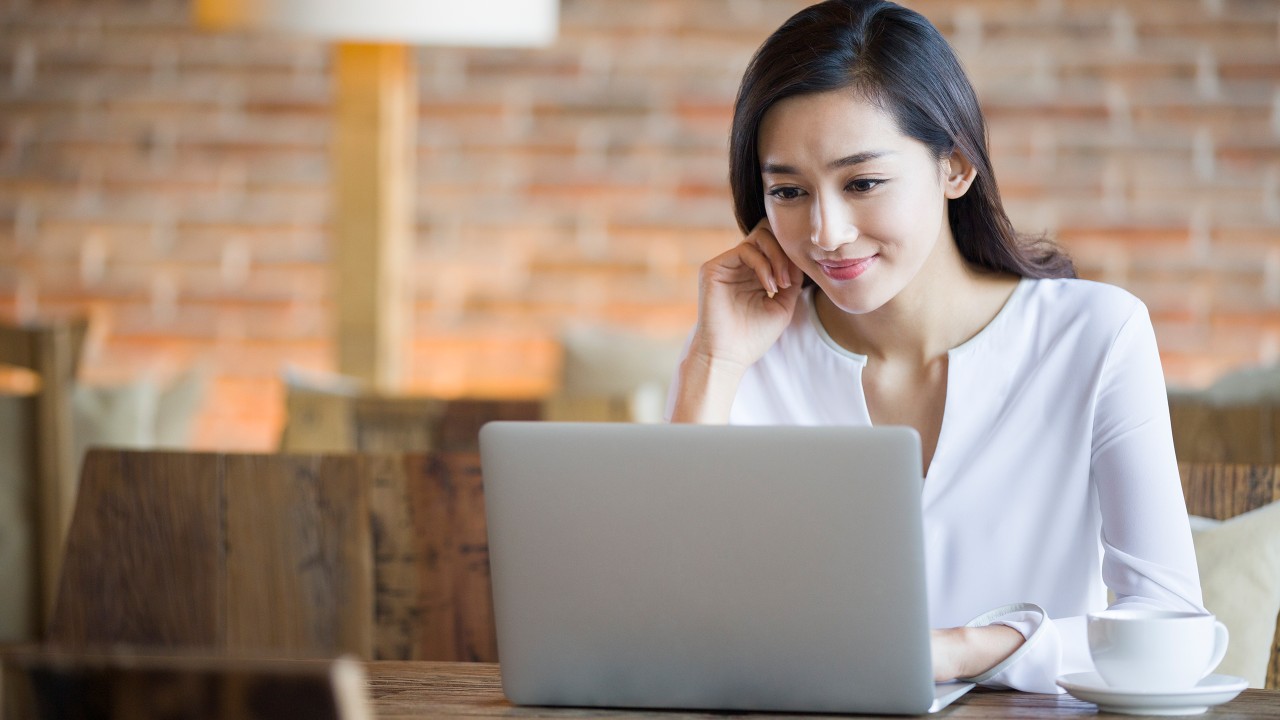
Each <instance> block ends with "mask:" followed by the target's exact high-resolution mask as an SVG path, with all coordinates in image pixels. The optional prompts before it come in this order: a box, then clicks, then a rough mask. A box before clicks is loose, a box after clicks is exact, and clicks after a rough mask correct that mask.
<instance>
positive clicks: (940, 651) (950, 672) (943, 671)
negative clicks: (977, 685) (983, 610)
mask: <svg viewBox="0 0 1280 720" xmlns="http://www.w3.org/2000/svg"><path fill="white" fill-rule="evenodd" d="M932 640H933V679H934V680H935V681H937V682H947V681H949V680H955V679H956V678H969V677H978V676H979V675H982V674H983V673H985V672H987V671H988V670H990V669H991V668H993V667H995V666H996V665H999V664H1000V663H1001V662H1002V661H1003V660H1004V659H1005V658H1007V657H1009V656H1010V655H1012V654H1013V651H1014V650H1017V649H1018V648H1019V647H1020V646H1021V645H1022V643H1023V642H1024V641H1025V640H1024V638H1023V637H1022V633H1020V632H1018V631H1017V630H1014V629H1013V628H1011V627H1008V626H1007V625H987V626H986V627H976V628H971V627H958V628H948V629H946V630H934V631H933V638H932Z"/></svg>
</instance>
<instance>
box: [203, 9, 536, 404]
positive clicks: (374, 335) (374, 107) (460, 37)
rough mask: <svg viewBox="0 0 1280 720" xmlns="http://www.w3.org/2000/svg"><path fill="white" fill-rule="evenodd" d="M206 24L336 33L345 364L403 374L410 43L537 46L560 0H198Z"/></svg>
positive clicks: (337, 224)
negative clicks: (462, 0) (460, 0)
mask: <svg viewBox="0 0 1280 720" xmlns="http://www.w3.org/2000/svg"><path fill="white" fill-rule="evenodd" d="M194 2H195V5H194V9H195V13H194V14H195V20H196V23H197V25H199V26H200V27H203V28H207V29H213V30H251V29H256V30H267V31H278V32H285V33H292V34H300V35H306V36H311V37H318V38H325V39H328V40H331V41H333V42H334V43H335V50H334V73H333V75H334V82H335V85H334V87H335V93H334V100H335V116H334V133H333V145H332V166H331V174H332V183H333V201H332V202H333V205H332V208H333V209H332V219H331V238H332V253H331V257H332V261H331V262H332V263H333V269H332V273H331V277H332V278H333V282H334V308H335V318H334V319H335V344H336V348H337V369H338V372H340V373H342V374H344V375H350V376H353V377H357V378H360V379H362V380H364V381H365V382H367V383H368V384H369V385H370V386H372V387H376V388H379V389H382V390H394V389H396V388H397V387H398V386H399V385H400V383H401V381H402V367H401V365H402V363H403V360H402V359H403V357H404V355H405V345H404V341H405V337H406V328H407V325H408V315H409V297H408V292H407V279H406V277H405V268H406V267H408V265H409V262H408V261H409V259H410V258H409V255H410V252H411V249H412V245H413V230H414V212H413V206H414V159H415V155H416V153H415V148H416V143H415V137H416V128H417V107H418V97H417V85H416V80H415V72H414V62H413V51H412V47H411V46H413V45H454V46H457V45H464V46H481V47H529V46H540V45H546V44H549V43H550V42H552V41H553V40H554V39H555V35H556V28H557V23H558V14H559V2H558V0H465V2H458V1H457V0H359V1H358V2H357V1H354V0H194Z"/></svg>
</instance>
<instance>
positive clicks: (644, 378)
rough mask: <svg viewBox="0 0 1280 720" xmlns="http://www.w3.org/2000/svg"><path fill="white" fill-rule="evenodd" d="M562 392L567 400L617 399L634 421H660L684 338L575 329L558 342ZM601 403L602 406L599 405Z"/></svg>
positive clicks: (620, 330) (584, 328)
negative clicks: (561, 354)
mask: <svg viewBox="0 0 1280 720" xmlns="http://www.w3.org/2000/svg"><path fill="white" fill-rule="evenodd" d="M561 343H562V345H563V349H564V365H563V369H562V371H561V392H562V393H563V394H564V395H565V396H567V397H568V398H573V399H582V398H604V399H613V400H616V399H619V398H621V399H622V402H625V403H626V404H627V406H628V407H630V412H631V414H632V418H631V419H632V420H633V421H635V422H661V421H662V416H663V409H664V406H665V404H666V397H667V388H668V386H669V385H670V384H671V379H672V377H673V376H674V374H675V369H676V363H677V362H679V360H680V354H681V351H682V349H683V347H684V338H683V336H680V337H663V336H658V335H651V334H646V333H642V332H636V331H631V330H624V329H621V328H610V327H598V326H596V327H592V326H579V327H573V328H569V329H568V330H566V331H565V333H564V334H563V336H562V337H561ZM602 402H607V401H604V400H602Z"/></svg>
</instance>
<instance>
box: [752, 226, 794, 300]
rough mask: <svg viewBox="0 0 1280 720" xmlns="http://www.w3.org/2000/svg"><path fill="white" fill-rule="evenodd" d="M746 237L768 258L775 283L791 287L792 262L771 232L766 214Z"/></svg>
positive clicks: (781, 286) (782, 286)
mask: <svg viewBox="0 0 1280 720" xmlns="http://www.w3.org/2000/svg"><path fill="white" fill-rule="evenodd" d="M747 239H748V240H750V241H752V242H754V243H755V244H756V247H758V248H760V251H761V252H762V253H764V255H765V257H767V258H769V264H770V265H771V266H772V275H773V279H774V283H775V285H776V286H777V287H780V288H788V287H791V278H792V272H791V270H792V268H793V267H794V263H792V262H791V258H788V257H787V253H786V252H785V251H784V250H783V249H782V245H781V243H779V242H778V238H777V236H775V235H774V234H773V229H772V228H771V227H770V225H769V218H768V217H767V216H766V217H763V218H760V222H758V223H756V226H755V228H754V229H752V231H751V234H749V235H747Z"/></svg>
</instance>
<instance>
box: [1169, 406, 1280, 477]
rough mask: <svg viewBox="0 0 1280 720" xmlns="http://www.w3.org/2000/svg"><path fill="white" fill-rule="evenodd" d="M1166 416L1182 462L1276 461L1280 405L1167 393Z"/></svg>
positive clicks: (1279, 460) (1279, 447)
mask: <svg viewBox="0 0 1280 720" xmlns="http://www.w3.org/2000/svg"><path fill="white" fill-rule="evenodd" d="M1169 417H1170V420H1171V421H1172V423H1173V445H1174V448H1175V450H1176V452H1177V455H1178V460H1180V461H1182V462H1196V463H1249V464H1267V463H1280V453H1278V452H1277V451H1278V450H1280V404H1276V403H1275V402H1270V401H1265V400H1261V399H1259V400H1257V401H1252V402H1232V403H1225V404H1224V403H1217V402H1213V401H1211V400H1210V399H1206V398H1200V397H1196V396H1179V395H1171V396H1170V397H1169Z"/></svg>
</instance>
